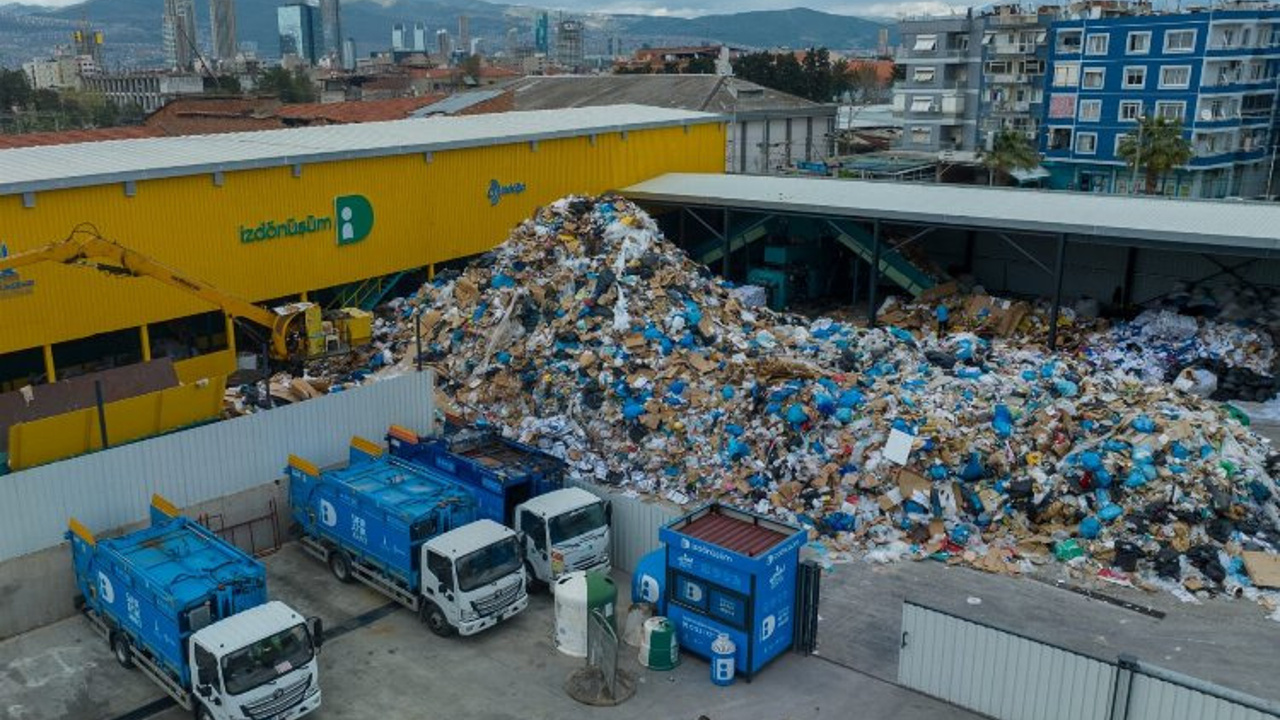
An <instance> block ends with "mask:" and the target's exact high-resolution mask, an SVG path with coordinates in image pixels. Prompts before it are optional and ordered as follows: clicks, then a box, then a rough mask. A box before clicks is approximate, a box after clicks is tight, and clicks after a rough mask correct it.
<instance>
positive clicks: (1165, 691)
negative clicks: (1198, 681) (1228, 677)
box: [1123, 672, 1277, 720]
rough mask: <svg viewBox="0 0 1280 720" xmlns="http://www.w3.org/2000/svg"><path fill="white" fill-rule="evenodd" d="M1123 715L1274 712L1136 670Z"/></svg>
mask: <svg viewBox="0 0 1280 720" xmlns="http://www.w3.org/2000/svg"><path fill="white" fill-rule="evenodd" d="M1246 702H1247V701H1246ZM1251 704H1252V703H1251ZM1123 717H1124V718H1125V720H1205V719H1216V720H1274V718H1276V717H1277V715H1276V714H1275V713H1271V712H1265V711H1264V710H1262V709H1260V707H1259V708H1255V707H1249V706H1248V705H1246V704H1244V703H1238V702H1233V701H1231V700H1228V699H1226V698H1222V697H1216V696H1214V695H1212V694H1209V693H1205V692H1200V691H1199V690H1195V689H1193V688H1190V687H1186V686H1185V685H1181V684H1178V683H1175V682H1170V681H1168V680H1163V679H1161V678H1158V677H1152V676H1150V675H1145V674H1143V673H1141V672H1137V673H1134V676H1133V684H1132V685H1131V686H1130V689H1129V702H1128V712H1127V713H1126V714H1125V715H1124V716H1123Z"/></svg>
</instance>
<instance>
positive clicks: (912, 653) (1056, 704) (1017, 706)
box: [898, 603, 1114, 720]
mask: <svg viewBox="0 0 1280 720" xmlns="http://www.w3.org/2000/svg"><path fill="white" fill-rule="evenodd" d="M902 644H903V646H902V650H901V652H900V653H899V658H898V683H899V684H901V685H904V686H906V687H909V688H911V689H913V690H918V691H920V692H923V693H925V694H927V695H932V696H934V697H937V698H941V699H943V700H946V701H947V702H951V703H954V704H956V705H960V706H961V707H966V708H970V709H973V710H977V711H978V712H981V713H985V714H987V715H990V716H991V717H994V718H1000V720H1084V719H1085V718H1089V719H1090V720H1094V719H1097V720H1101V719H1102V718H1106V717H1107V710H1108V706H1109V704H1110V698H1111V686H1112V683H1113V682H1114V668H1113V667H1112V666H1111V665H1110V664H1109V663H1107V662H1104V661H1102V660H1098V659H1095V658H1090V657H1086V656H1084V655H1078V654H1076V653H1072V652H1068V651H1066V650H1061V649H1059V648H1055V647H1052V646H1049V645H1045V644H1043V643H1039V642H1036V641H1034V640H1029V639H1027V638H1024V637H1021V636H1018V635H1014V634H1012V633H1007V632H1004V631H1001V630H997V629H995V628H992V627H988V626H985V625H981V624H978V623H975V622H971V621H968V620H963V619H961V618H958V617H955V616H953V615H948V614H945V613H941V612H938V611H936V610H931V609H929V608H926V607H923V606H920V605H915V604H912V603H903V605H902Z"/></svg>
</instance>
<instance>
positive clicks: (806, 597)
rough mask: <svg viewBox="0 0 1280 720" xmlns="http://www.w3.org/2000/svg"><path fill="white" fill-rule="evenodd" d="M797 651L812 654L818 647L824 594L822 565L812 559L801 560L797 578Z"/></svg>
mask: <svg viewBox="0 0 1280 720" xmlns="http://www.w3.org/2000/svg"><path fill="white" fill-rule="evenodd" d="M796 581H797V583H799V586H798V587H797V588H796V643H795V651H796V652H798V653H800V654H802V655H812V654H813V652H814V651H815V650H817V649H818V601H819V599H820V597H821V594H822V566H821V565H819V564H818V563H816V562H813V561H812V560H802V561H801V562H800V573H799V576H798V577H797V578H796Z"/></svg>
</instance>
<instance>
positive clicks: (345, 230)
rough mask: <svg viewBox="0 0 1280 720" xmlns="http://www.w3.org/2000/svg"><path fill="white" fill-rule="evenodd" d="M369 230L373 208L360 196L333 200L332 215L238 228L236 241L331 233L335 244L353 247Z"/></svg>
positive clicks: (312, 216)
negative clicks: (238, 237) (238, 235)
mask: <svg viewBox="0 0 1280 720" xmlns="http://www.w3.org/2000/svg"><path fill="white" fill-rule="evenodd" d="M372 230H373V205H372V204H371V203H370V202H369V199H368V198H366V197H365V196H363V195H341V196H339V197H336V198H334V199H333V215H331V216H319V217H317V216H315V215H308V216H306V217H305V218H301V219H299V218H294V217H290V218H286V219H284V220H267V221H266V222H260V223H258V224H257V225H256V226H249V227H246V226H244V225H241V226H240V242H242V243H245V244H249V243H257V242H265V241H267V240H276V239H278V238H285V237H295V236H300V235H311V234H314V233H318V232H333V234H334V239H335V240H336V241H337V244H339V245H353V244H355V243H358V242H360V241H361V240H364V239H365V238H366V237H368V236H369V233H370V232H371V231H372Z"/></svg>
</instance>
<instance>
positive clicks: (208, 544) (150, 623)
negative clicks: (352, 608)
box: [67, 496, 321, 719]
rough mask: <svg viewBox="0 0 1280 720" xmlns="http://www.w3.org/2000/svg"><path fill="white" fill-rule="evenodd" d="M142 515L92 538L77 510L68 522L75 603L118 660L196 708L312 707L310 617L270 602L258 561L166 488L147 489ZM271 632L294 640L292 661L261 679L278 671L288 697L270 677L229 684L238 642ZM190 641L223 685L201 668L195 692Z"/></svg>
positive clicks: (301, 710) (295, 710)
mask: <svg viewBox="0 0 1280 720" xmlns="http://www.w3.org/2000/svg"><path fill="white" fill-rule="evenodd" d="M150 516H151V524H150V526H149V527H146V528H143V529H141V530H137V531H134V532H131V533H129V534H127V535H124V536H121V537H116V538H110V539H102V540H98V539H97V538H95V537H94V536H93V534H92V533H91V532H90V531H89V530H88V528H86V527H85V526H84V525H82V524H81V523H80V522H78V521H77V520H75V519H72V520H71V522H70V530H69V531H68V532H67V539H68V540H70V541H71V556H72V567H73V569H74V571H75V580H76V586H77V588H78V590H79V598H78V599H77V603H83V604H82V609H83V611H84V612H85V615H86V616H87V617H88V618H89V620H90V621H91V622H92V623H93V625H94V627H95V629H97V630H99V631H100V632H101V633H103V635H104V636H106V638H107V640H108V642H109V643H110V645H111V648H112V651H113V652H114V653H115V655H116V658H117V659H118V660H119V661H120V663H121V664H122V665H125V666H126V667H134V666H135V665H137V666H141V668H142V669H143V671H144V672H146V674H147V675H148V676H150V677H151V678H152V679H153V680H155V681H156V682H157V683H158V684H160V685H161V687H163V688H164V689H165V690H166V692H168V693H169V694H170V695H172V696H173V697H174V698H175V699H176V700H178V702H179V703H180V704H181V705H183V707H185V708H187V709H189V710H192V709H196V708H197V706H200V705H203V706H204V707H203V709H202V712H204V715H202V717H211V718H215V719H216V718H223V717H240V715H235V714H228V713H233V712H234V708H233V707H232V706H233V705H234V706H235V707H246V708H250V709H254V708H263V709H269V710H270V711H271V714H272V716H273V717H281V718H285V717H288V718H294V717H300V716H301V715H303V714H306V713H308V712H310V711H311V710H314V709H315V708H316V707H318V706H319V704H320V695H319V683H318V681H317V679H316V678H317V671H316V668H315V663H314V654H315V653H314V651H315V650H318V649H319V639H318V636H319V633H320V632H321V631H320V629H319V624H318V621H315V620H312V621H309V622H307V623H306V624H307V625H309V627H306V626H304V621H303V619H302V617H301V616H299V615H298V614H297V613H295V612H294V611H292V610H291V609H289V608H288V606H286V605H284V604H283V603H279V602H268V601H267V577H266V570H265V569H264V568H263V566H262V564H261V563H260V562H258V561H257V560H255V559H253V558H252V557H249V556H248V555H246V554H245V553H244V552H242V551H241V550H239V549H238V548H236V547H235V546H233V545H231V544H229V543H227V542H226V541H224V540H222V539H221V538H219V537H218V536H216V535H214V534H213V533H212V532H210V531H209V530H208V529H207V528H205V527H203V526H201V525H200V524H198V523H196V522H194V521H192V520H190V519H188V518H185V517H182V516H181V515H180V514H179V513H178V510H177V508H176V507H174V506H173V505H172V504H171V503H169V502H168V501H166V500H165V499H164V498H161V497H159V496H156V497H153V498H152V502H151V510H150ZM277 638H285V639H286V640H288V641H290V642H291V643H292V644H291V645H289V647H290V648H292V649H293V650H294V652H293V654H291V655H289V657H292V658H294V659H295V661H296V662H297V665H290V666H288V667H287V668H283V669H281V668H277V669H276V672H275V673H273V674H272V675H271V677H270V678H268V679H270V680H281V679H282V680H283V683H282V687H283V686H287V687H290V688H294V690H291V691H290V693H289V694H288V696H287V697H286V696H285V694H283V693H278V694H275V695H273V694H272V692H273V691H274V687H272V688H267V689H263V688H259V687H247V686H246V684H245V683H241V684H240V685H239V686H237V685H236V684H235V682H234V680H235V678H233V677H232V676H231V675H230V673H231V672H234V671H235V669H236V668H238V667H239V666H238V665H236V664H235V663H236V661H237V659H238V658H240V657H241V655H242V654H243V653H244V652H246V650H245V648H248V647H250V646H253V645H254V644H255V643H260V642H264V641H267V642H270V641H274V640H275V639H277ZM193 644H194V646H195V649H196V650H197V651H203V650H204V649H205V646H206V645H208V646H209V650H210V652H209V653H207V657H209V658H210V662H211V663H212V664H213V665H212V668H213V669H211V670H208V671H207V672H208V673H209V674H211V676H212V677H213V678H218V677H225V678H226V679H227V684H226V685H225V686H224V685H223V684H222V683H221V682H215V681H209V680H205V679H203V677H209V676H210V675H204V676H203V677H202V679H201V683H206V686H205V687H204V688H203V689H204V693H203V694H199V693H196V692H194V690H195V689H194V688H193V687H192V683H193V678H192V672H193V665H192V662H191V656H192V650H193ZM277 647H280V646H277ZM196 657H197V658H199V657H201V655H200V654H199V652H197V653H196ZM219 663H223V664H221V665H219ZM226 663H230V664H229V665H228V664H226ZM219 666H220V667H221V668H222V670H221V674H219V671H218V669H217V668H218V667H219ZM228 668H230V670H229V669H228ZM201 672H202V673H204V672H206V671H201ZM215 686H216V689H215ZM201 697H203V698H204V700H203V701H202V700H201V699H200V698H201ZM213 698H217V699H216V702H215V701H214V700H213ZM224 699H225V700H226V701H227V702H224ZM264 711H265V710H264ZM246 712H247V711H246ZM252 714H253V715H254V716H257V715H258V713H257V712H256V711H255V712H254V713H252Z"/></svg>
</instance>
